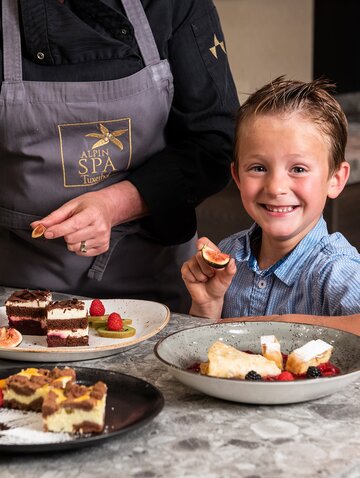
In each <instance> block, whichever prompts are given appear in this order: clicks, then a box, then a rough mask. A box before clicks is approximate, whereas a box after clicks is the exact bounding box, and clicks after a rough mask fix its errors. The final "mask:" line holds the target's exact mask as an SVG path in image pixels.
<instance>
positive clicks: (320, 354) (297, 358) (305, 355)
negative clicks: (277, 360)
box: [286, 339, 333, 375]
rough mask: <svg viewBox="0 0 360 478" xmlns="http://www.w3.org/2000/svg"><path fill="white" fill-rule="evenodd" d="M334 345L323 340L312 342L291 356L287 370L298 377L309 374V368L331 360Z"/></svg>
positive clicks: (287, 362) (296, 350)
mask: <svg viewBox="0 0 360 478" xmlns="http://www.w3.org/2000/svg"><path fill="white" fill-rule="evenodd" d="M332 350H333V347H332V345H330V344H328V343H326V342H324V341H323V340H321V339H317V340H311V341H310V342H308V343H306V344H305V345H303V346H302V347H299V348H297V349H295V350H293V351H292V352H291V354H289V356H288V359H287V361H286V370H287V371H288V372H292V373H294V374H296V375H301V374H304V373H306V372H307V370H308V369H309V367H317V366H318V365H320V364H323V363H326V362H328V361H329V360H330V356H331V353H332Z"/></svg>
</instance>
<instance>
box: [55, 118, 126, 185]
mask: <svg viewBox="0 0 360 478" xmlns="http://www.w3.org/2000/svg"><path fill="white" fill-rule="evenodd" d="M58 130H59V138H60V155H61V161H62V170H63V177H64V187H78V186H92V185H94V184H98V183H100V182H102V181H104V180H106V179H107V178H108V177H109V176H111V175H113V174H115V173H121V172H125V171H126V170H127V169H129V166H130V163H131V151H132V147H131V120H130V118H122V119H118V120H107V121H101V122H91V123H74V124H61V125H58ZM120 136H121V140H120V139H119V137H120ZM94 140H95V142H94Z"/></svg>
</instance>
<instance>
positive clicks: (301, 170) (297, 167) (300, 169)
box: [293, 166, 306, 173]
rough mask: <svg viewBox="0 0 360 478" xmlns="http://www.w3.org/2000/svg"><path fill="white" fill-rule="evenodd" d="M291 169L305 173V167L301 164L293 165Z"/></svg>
mask: <svg viewBox="0 0 360 478" xmlns="http://www.w3.org/2000/svg"><path fill="white" fill-rule="evenodd" d="M293 171H294V173H305V172H306V170H305V168H303V167H302V166H295V167H294V168H293Z"/></svg>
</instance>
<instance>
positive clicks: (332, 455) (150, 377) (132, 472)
mask: <svg viewBox="0 0 360 478" xmlns="http://www.w3.org/2000/svg"><path fill="white" fill-rule="evenodd" d="M9 293H10V290H9V289H1V288H0V302H1V304H3V299H4V298H6V297H7V295H9ZM206 323H209V322H208V321H206V320H205V319H198V318H194V317H189V316H186V315H181V316H180V315H178V314H173V315H172V318H171V320H170V323H169V325H168V326H167V327H166V328H165V329H164V330H163V331H162V332H161V333H160V334H159V335H157V336H155V337H153V338H152V339H150V340H147V341H146V342H143V343H141V344H140V345H139V346H137V347H135V348H132V349H130V350H128V351H127V352H124V353H121V354H118V355H113V356H111V357H107V358H104V359H99V360H91V361H85V362H71V364H73V365H78V366H86V367H94V368H101V369H108V370H115V371H119V372H122V373H126V374H128V375H133V376H136V377H139V378H142V379H145V380H147V381H148V382H150V383H152V384H153V385H155V386H156V387H158V388H159V389H160V390H161V392H162V393H163V394H164V397H165V407H164V409H163V411H162V412H161V413H160V415H158V416H157V417H156V418H155V419H154V420H153V421H151V422H150V423H148V424H147V425H145V426H144V427H142V428H139V429H137V430H135V431H132V432H129V433H127V434H124V435H121V436H119V437H117V438H113V439H110V440H107V441H105V442H103V443H102V444H99V445H97V446H91V447H88V448H82V449H77V450H71V451H64V452H59V453H54V452H52V453H45V452H44V453H36V454H34V455H31V454H22V455H21V454H17V455H8V456H4V455H2V456H0V476H1V477H2V478H13V477H14V478H15V477H23V476H26V478H38V477H40V476H41V477H46V478H58V477H63V476H66V477H68V478H75V477H76V478H78V477H81V478H87V477H103V476H105V477H107V476H109V477H111V476H116V477H126V478H182V477H184V478H192V477H194V478H288V477H289V476H291V477H292V478H296V477H315V476H318V477H320V478H321V477H327V478H339V477H340V478H355V477H358V476H360V475H359V474H358V473H359V469H360V454H359V443H360V400H359V389H360V382H359V381H357V382H355V383H353V384H352V385H350V386H349V387H347V388H346V389H345V390H343V391H342V392H340V393H336V394H334V395H331V396H328V397H326V398H323V399H319V400H316V401H311V402H306V403H300V404H293V405H282V406H252V405H242V404H238V403H232V402H226V401H222V400H218V399H215V398H211V397H208V396H206V395H202V394H200V393H199V392H196V391H195V390H192V389H190V388H187V387H186V386H184V385H182V384H181V383H179V382H177V381H176V380H175V379H174V378H173V377H172V376H171V375H170V373H168V372H167V371H166V369H165V367H164V366H163V365H162V364H161V363H160V362H159V361H158V360H157V359H156V357H155V356H154V354H153V347H154V345H155V343H156V342H157V340H159V338H161V337H163V336H166V335H168V334H169V333H171V332H174V331H176V330H180V329H182V328H187V327H193V326H195V325H200V324H206ZM13 365H26V366H28V365H29V363H27V364H24V363H19V362H10V361H5V360H0V368H4V367H9V366H13ZM34 365H36V364H35V363H34Z"/></svg>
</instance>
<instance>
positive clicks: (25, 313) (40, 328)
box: [5, 289, 52, 335]
mask: <svg viewBox="0 0 360 478" xmlns="http://www.w3.org/2000/svg"><path fill="white" fill-rule="evenodd" d="M51 300H52V294H51V292H50V291H43V290H35V291H30V290H27V289H24V290H18V291H15V292H14V293H13V294H11V296H10V297H9V298H8V299H7V300H6V302H5V309H6V314H7V316H8V321H9V327H13V328H15V329H17V330H18V331H19V332H20V333H22V334H26V335H46V307H47V306H48V305H49V304H50V302H51Z"/></svg>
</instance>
